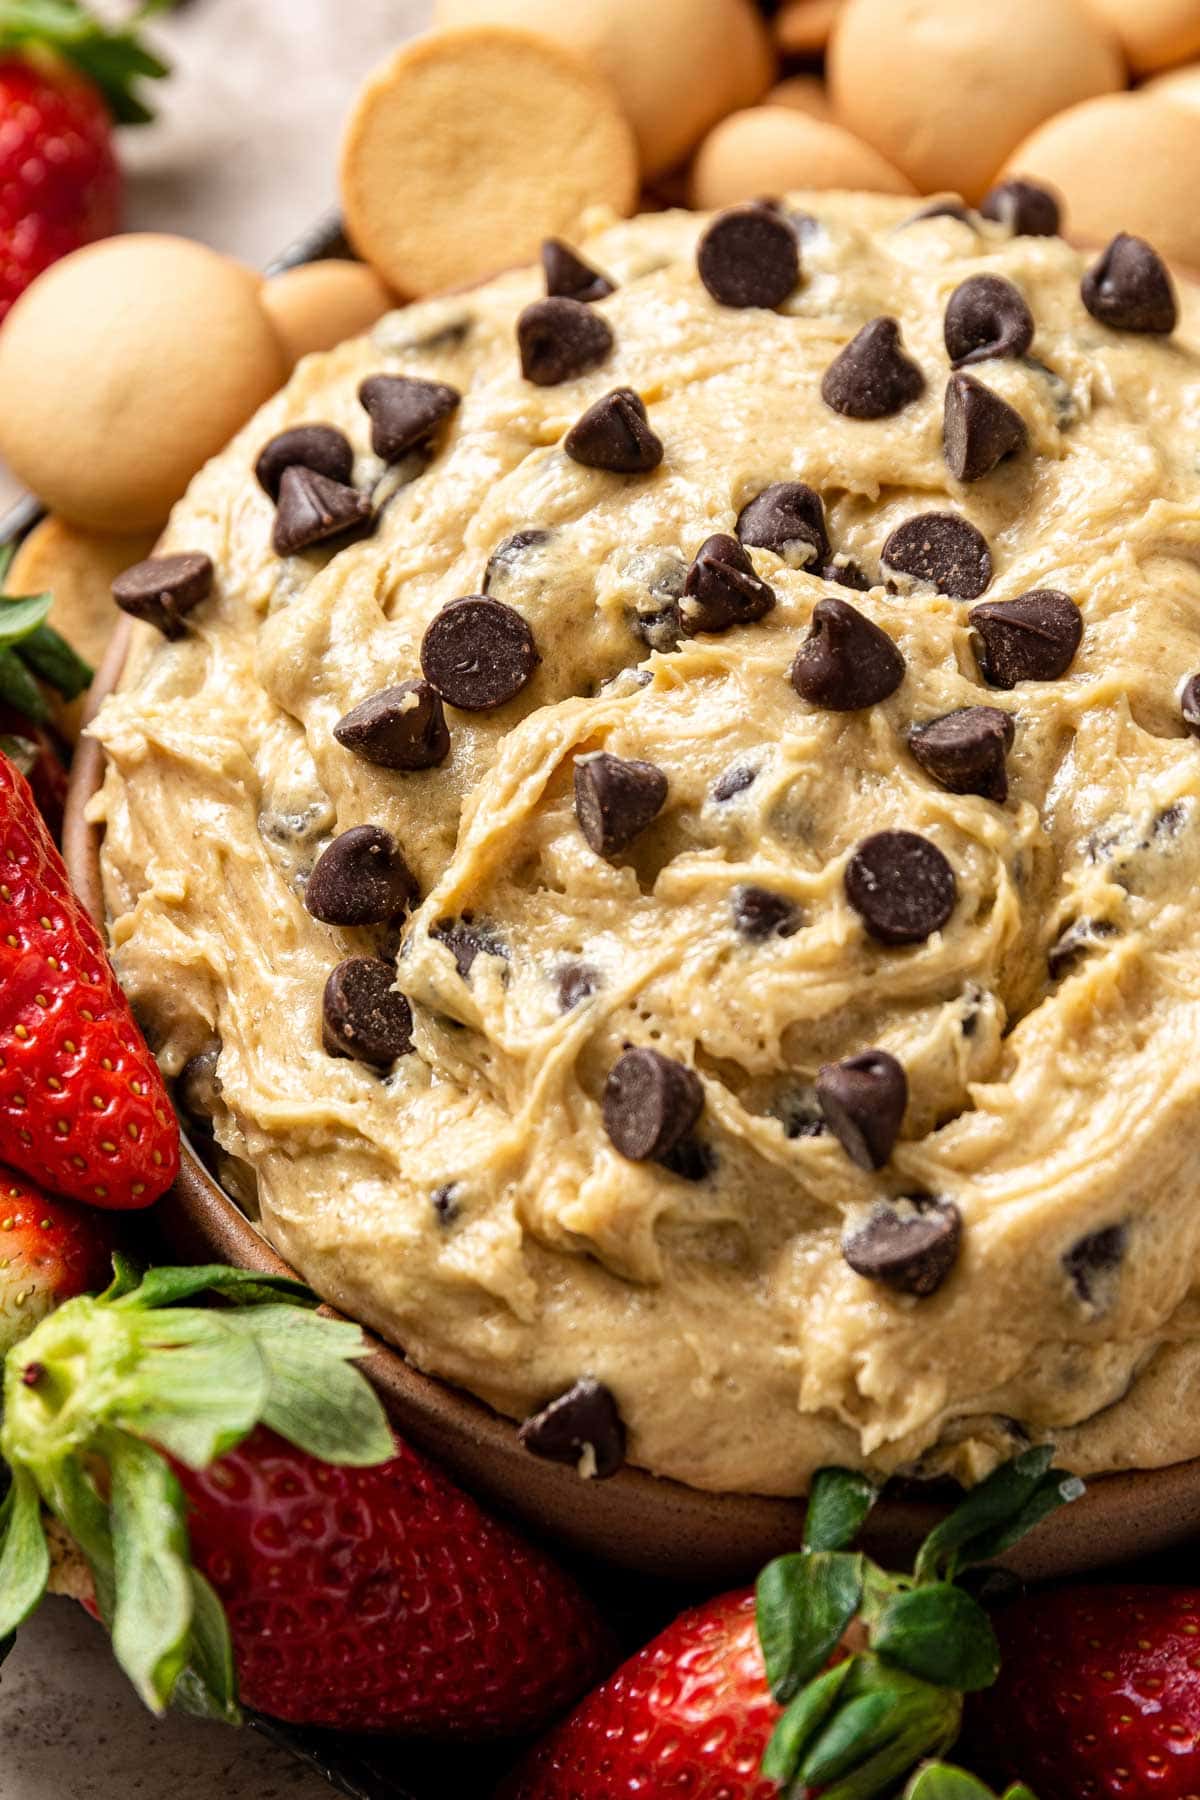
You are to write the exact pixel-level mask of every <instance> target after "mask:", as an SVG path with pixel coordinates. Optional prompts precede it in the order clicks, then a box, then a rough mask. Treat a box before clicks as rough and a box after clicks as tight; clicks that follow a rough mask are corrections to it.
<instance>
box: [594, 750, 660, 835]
mask: <svg viewBox="0 0 1200 1800" xmlns="http://www.w3.org/2000/svg"><path fill="white" fill-rule="evenodd" d="M666 798H667V778H666V776H665V775H664V774H663V772H662V770H661V769H660V768H657V767H656V766H655V764H654V763H649V762H633V761H626V759H625V758H624V757H620V756H610V755H609V753H608V751H607V750H597V751H595V752H594V753H593V754H592V755H591V756H580V757H577V758H576V760H575V816H576V818H577V819H578V820H579V825H580V829H581V830H582V832H583V835H584V837H585V838H586V839H587V841H588V843H589V844H590V845H591V847H592V849H593V850H594V851H595V852H596V855H597V856H616V855H617V854H618V853H619V852H620V851H622V850H624V849H625V847H626V845H627V844H631V843H632V842H633V840H634V838H635V837H636V836H637V835H638V833H639V832H640V831H644V830H645V829H646V826H647V825H649V823H650V821H651V819H653V818H655V817H656V816H657V815H658V813H660V812H661V811H662V808H663V805H664V803H665V801H666Z"/></svg>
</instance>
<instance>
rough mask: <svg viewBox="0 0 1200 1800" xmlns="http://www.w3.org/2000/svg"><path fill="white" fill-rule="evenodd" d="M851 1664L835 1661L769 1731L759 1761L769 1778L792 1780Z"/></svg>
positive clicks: (835, 1698)
mask: <svg viewBox="0 0 1200 1800" xmlns="http://www.w3.org/2000/svg"><path fill="white" fill-rule="evenodd" d="M852 1667H853V1662H852V1661H851V1660H850V1659H849V1658H847V1659H846V1661H844V1662H840V1663H835V1664H834V1666H833V1668H832V1669H827V1670H826V1671H825V1673H824V1675H819V1676H818V1677H817V1679H816V1680H815V1681H810V1682H809V1684H808V1686H807V1687H806V1688H802V1689H801V1691H800V1692H799V1693H798V1694H797V1695H796V1698H795V1699H794V1700H793V1701H792V1702H791V1704H790V1706H789V1707H788V1708H787V1710H786V1711H785V1713H784V1714H783V1717H782V1718H781V1719H780V1721H779V1723H778V1724H777V1725H776V1727H775V1730H774V1731H773V1732H772V1734H771V1741H770V1743H769V1744H768V1745H767V1750H766V1754H765V1756H764V1757H763V1760H762V1772H763V1774H764V1775H765V1776H766V1778H767V1780H768V1781H777V1782H778V1783H779V1785H780V1786H781V1787H783V1786H784V1785H785V1784H786V1783H787V1782H789V1781H791V1780H792V1778H793V1776H794V1775H795V1773H796V1770H797V1769H798V1768H799V1767H800V1763H801V1761H802V1759H803V1757H804V1753H805V1751H806V1750H807V1749H808V1747H809V1745H810V1744H811V1743H812V1741H813V1739H814V1738H815V1737H816V1735H817V1733H818V1731H819V1730H820V1729H821V1727H822V1725H824V1723H825V1721H826V1719H828V1717H829V1715H830V1713H831V1712H832V1711H833V1709H834V1707H835V1706H836V1704H837V1700H838V1696H839V1695H840V1693H841V1691H842V1689H843V1687H844V1686H845V1685H846V1677H847V1676H848V1675H849V1673H850V1670H851V1668H852Z"/></svg>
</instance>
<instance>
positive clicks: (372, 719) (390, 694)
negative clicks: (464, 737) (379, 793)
mask: <svg viewBox="0 0 1200 1800" xmlns="http://www.w3.org/2000/svg"><path fill="white" fill-rule="evenodd" d="M333 735H334V737H335V738H336V739H337V741H338V743H339V744H341V745H342V746H343V748H344V749H346V750H352V751H353V752H354V754H355V756H361V757H362V760H363V761H364V762H369V763H375V764H376V765H377V766H378V767H379V768H381V769H408V770H415V769H432V768H435V767H436V766H437V764H438V763H442V762H445V760H446V758H447V756H449V754H450V733H449V731H448V730H447V727H446V715H445V712H444V711H443V710H442V702H441V697H440V695H439V694H437V693H436V692H435V691H434V689H433V688H432V687H431V686H430V685H429V683H428V682H427V681H402V682H400V683H399V685H398V686H397V687H390V688H384V689H383V691H382V692H381V693H378V694H372V695H371V696H370V697H369V698H368V699H366V700H361V701H360V702H359V704H358V705H357V706H355V707H353V708H352V709H351V710H350V711H349V712H348V713H347V714H346V716H345V718H342V719H339V720H338V722H337V724H336V725H335V726H334V728H333Z"/></svg>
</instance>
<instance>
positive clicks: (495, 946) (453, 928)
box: [429, 913, 509, 981]
mask: <svg viewBox="0 0 1200 1800" xmlns="http://www.w3.org/2000/svg"><path fill="white" fill-rule="evenodd" d="M429 935H430V937H431V938H433V939H434V941H435V942H436V943H439V944H445V946H446V948H447V950H449V952H450V954H451V955H452V956H453V958H454V966H455V968H456V969H457V970H458V973H459V976H460V977H461V979H462V980H463V981H466V979H467V978H468V976H469V975H470V973H471V970H472V969H473V968H474V967H475V963H476V960H477V959H478V958H479V957H481V956H499V957H503V959H504V960H505V961H506V962H507V961H508V955H509V952H508V946H507V945H506V944H505V942H504V940H503V939H502V938H501V937H500V936H499V934H498V933H497V931H496V929H495V927H494V926H492V925H486V924H484V922H483V921H482V920H481V919H476V918H475V917H474V916H473V915H472V914H470V913H468V914H464V916H463V917H462V918H461V919H441V920H439V922H438V923H437V924H436V925H435V926H434V927H433V929H432V931H431V932H430V933H429Z"/></svg>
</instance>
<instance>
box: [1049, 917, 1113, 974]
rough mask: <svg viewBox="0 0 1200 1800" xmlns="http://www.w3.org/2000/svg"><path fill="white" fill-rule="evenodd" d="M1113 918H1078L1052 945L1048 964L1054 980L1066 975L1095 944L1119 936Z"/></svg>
mask: <svg viewBox="0 0 1200 1800" xmlns="http://www.w3.org/2000/svg"><path fill="white" fill-rule="evenodd" d="M1119 935H1120V934H1119V932H1118V930H1117V927H1116V926H1115V925H1114V924H1113V922H1112V920H1111V919H1076V920H1074V921H1073V923H1072V924H1070V925H1068V927H1067V929H1066V930H1065V931H1064V932H1063V933H1062V934H1061V935H1060V936H1059V938H1058V939H1057V941H1056V942H1055V943H1053V944H1051V946H1050V950H1049V953H1048V955H1047V957H1046V965H1047V967H1048V969H1049V971H1050V978H1051V980H1052V981H1057V980H1058V979H1059V978H1060V976H1063V975H1066V974H1067V973H1068V971H1069V970H1070V969H1071V968H1073V967H1074V965H1075V964H1076V963H1077V962H1078V961H1079V959H1080V957H1081V956H1084V955H1085V954H1086V953H1087V951H1088V950H1089V949H1090V948H1091V946H1092V945H1093V944H1099V943H1103V941H1104V940H1105V939H1106V938H1115V937H1117V936H1119Z"/></svg>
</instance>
